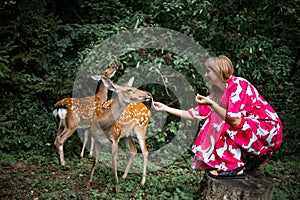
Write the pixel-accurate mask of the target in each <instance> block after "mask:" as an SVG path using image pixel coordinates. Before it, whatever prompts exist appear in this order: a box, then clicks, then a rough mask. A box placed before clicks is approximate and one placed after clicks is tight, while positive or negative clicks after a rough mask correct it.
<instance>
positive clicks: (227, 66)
mask: <svg viewBox="0 0 300 200" xmlns="http://www.w3.org/2000/svg"><path fill="white" fill-rule="evenodd" d="M205 66H206V67H207V68H210V69H212V70H213V71H214V72H216V74H218V76H219V77H220V80H221V81H222V84H223V87H224V89H225V88H226V83H227V81H228V79H229V78H230V76H231V75H233V73H234V68H233V64H232V62H231V60H230V59H229V58H227V57H226V56H223V55H221V56H217V57H212V58H209V59H207V60H206V62H205ZM211 90H212V91H211V95H212V99H213V100H214V101H217V102H219V100H220V97H221V95H222V93H223V91H224V90H222V89H220V88H218V87H217V86H215V85H212V87H211Z"/></svg>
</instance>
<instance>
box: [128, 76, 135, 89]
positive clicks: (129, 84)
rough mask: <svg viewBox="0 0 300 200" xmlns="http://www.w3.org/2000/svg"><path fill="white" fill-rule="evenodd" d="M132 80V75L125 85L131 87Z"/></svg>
mask: <svg viewBox="0 0 300 200" xmlns="http://www.w3.org/2000/svg"><path fill="white" fill-rule="evenodd" d="M133 82H134V76H133V77H131V78H130V79H129V80H128V82H127V85H128V86H131V87H132V85H133Z"/></svg>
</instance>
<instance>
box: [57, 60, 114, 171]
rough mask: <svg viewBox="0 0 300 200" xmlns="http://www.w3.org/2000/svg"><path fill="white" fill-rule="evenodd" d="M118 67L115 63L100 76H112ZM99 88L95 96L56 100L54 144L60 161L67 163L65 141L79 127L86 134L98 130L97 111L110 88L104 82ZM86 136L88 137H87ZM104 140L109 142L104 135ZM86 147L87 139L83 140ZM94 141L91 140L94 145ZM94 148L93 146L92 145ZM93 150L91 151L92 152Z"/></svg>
mask: <svg viewBox="0 0 300 200" xmlns="http://www.w3.org/2000/svg"><path fill="white" fill-rule="evenodd" d="M117 69H118V65H116V64H114V65H111V66H110V67H108V68H107V69H106V70H104V71H103V72H102V73H101V75H100V76H105V77H107V78H111V77H113V76H114V74H115V73H116V71H117ZM92 78H94V79H96V80H99V76H92ZM97 87H98V90H97V91H96V94H95V95H93V96H88V97H83V98H64V99H61V100H60V101H58V102H56V103H55V105H54V110H53V116H54V118H55V121H56V124H57V127H58V128H57V133H56V138H55V141H54V146H55V147H56V150H57V152H58V154H59V162H60V164H61V165H63V166H64V165H65V164H66V162H65V159H64V148H63V145H64V142H65V140H66V139H68V138H69V137H70V136H71V135H72V134H73V133H74V132H75V131H76V130H77V129H78V128H84V129H85V132H84V135H89V130H93V131H98V130H97V129H96V128H94V127H95V126H97V124H96V123H97V122H96V113H98V115H99V113H101V112H100V110H101V109H102V105H103V103H104V102H105V101H106V100H107V94H108V90H107V88H106V87H105V86H104V85H103V83H101V82H98V86H97ZM85 138H86V137H85ZM102 142H109V141H108V139H106V137H103V140H102ZM83 144H84V147H85V145H86V141H84V142H83ZM93 144H94V142H93V141H92V142H91V146H93ZM92 148H93V147H92ZM83 153H84V151H81V153H80V157H81V158H82V157H83ZM91 153H92V151H90V154H91Z"/></svg>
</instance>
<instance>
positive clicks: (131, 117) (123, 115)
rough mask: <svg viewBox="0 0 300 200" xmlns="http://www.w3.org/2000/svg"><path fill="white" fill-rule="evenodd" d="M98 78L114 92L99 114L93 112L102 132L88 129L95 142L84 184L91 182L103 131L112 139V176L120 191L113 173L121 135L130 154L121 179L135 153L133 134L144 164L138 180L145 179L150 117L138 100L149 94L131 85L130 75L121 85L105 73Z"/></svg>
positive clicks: (143, 180)
mask: <svg viewBox="0 0 300 200" xmlns="http://www.w3.org/2000/svg"><path fill="white" fill-rule="evenodd" d="M100 79H101V80H102V82H103V84H104V85H105V87H107V89H109V90H111V91H113V94H114V95H113V97H112V99H111V100H110V103H109V106H107V107H106V108H103V110H102V113H101V115H97V116H96V118H97V122H98V125H99V126H100V128H101V130H102V131H103V133H99V132H92V137H94V142H95V144H94V152H95V155H94V159H93V164H92V168H91V172H90V177H89V180H88V181H87V185H88V186H89V185H90V184H91V182H92V178H93V175H94V172H95V168H96V165H97V163H98V156H99V150H100V146H101V144H102V143H103V142H102V141H101V140H102V139H103V137H102V135H103V134H104V135H106V137H107V138H108V139H109V140H110V141H111V143H112V144H111V147H112V166H113V174H114V176H115V190H116V192H119V191H120V189H119V180H118V175H117V154H118V144H119V140H120V139H121V138H123V137H124V139H125V142H126V145H127V147H128V148H129V150H130V154H131V155H130V158H129V161H128V164H127V166H126V168H125V171H124V174H123V176H122V178H124V179H125V178H126V177H127V174H128V172H129V170H130V168H131V166H132V161H133V158H134V156H135V155H136V154H137V149H136V147H135V145H134V142H133V139H132V137H134V136H135V137H136V138H137V139H138V141H139V145H140V148H141V150H142V154H143V162H144V163H143V164H144V165H143V177H142V180H141V184H142V185H144V184H145V182H146V168H147V162H148V150H147V146H146V129H147V126H148V123H149V120H150V111H149V110H148V108H147V107H146V106H145V105H144V104H143V103H141V102H143V101H149V100H151V99H152V95H151V94H150V93H148V92H145V91H142V90H139V89H137V88H134V87H132V84H133V81H134V78H131V79H130V80H129V81H128V84H127V85H125V86H119V85H117V84H115V83H113V82H112V81H111V80H110V79H108V78H107V77H105V76H100ZM124 110H125V111H124Z"/></svg>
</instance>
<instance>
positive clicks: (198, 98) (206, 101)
mask: <svg viewBox="0 0 300 200" xmlns="http://www.w3.org/2000/svg"><path fill="white" fill-rule="evenodd" d="M195 101H196V102H197V103H198V104H199V105H211V104H212V100H211V99H210V98H209V97H205V96H202V95H200V94H197V95H196V98H195Z"/></svg>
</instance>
